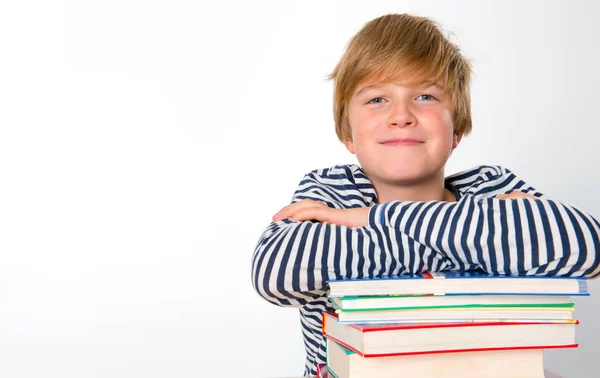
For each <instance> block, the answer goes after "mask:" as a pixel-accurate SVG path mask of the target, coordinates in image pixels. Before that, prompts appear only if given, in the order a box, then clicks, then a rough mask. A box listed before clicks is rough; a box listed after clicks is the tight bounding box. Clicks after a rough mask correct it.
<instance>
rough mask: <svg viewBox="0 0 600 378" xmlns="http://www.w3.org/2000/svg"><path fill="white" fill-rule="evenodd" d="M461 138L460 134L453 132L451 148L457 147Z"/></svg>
mask: <svg viewBox="0 0 600 378" xmlns="http://www.w3.org/2000/svg"><path fill="white" fill-rule="evenodd" d="M461 139H462V134H454V140H453V141H452V149H455V148H456V147H458V144H459V143H460V141H461Z"/></svg>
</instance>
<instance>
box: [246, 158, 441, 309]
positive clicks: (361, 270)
mask: <svg viewBox="0 0 600 378" xmlns="http://www.w3.org/2000/svg"><path fill="white" fill-rule="evenodd" d="M340 174H341V175H342V176H343V177H340V176H339V175H340ZM347 178H350V180H348V179H347ZM307 198H308V199H314V200H319V201H323V202H325V203H326V204H327V205H328V206H330V207H334V208H351V207H366V206H369V205H370V204H371V203H372V200H373V198H374V191H373V190H372V187H371V186H370V184H369V183H368V181H367V179H366V177H364V176H361V175H360V174H358V173H356V172H354V173H353V174H352V175H351V174H349V173H344V172H338V171H336V170H333V171H327V172H316V171H315V172H311V173H310V174H308V175H307V176H306V177H305V178H304V179H303V180H302V182H301V183H300V185H299V187H298V189H297V191H296V194H295V195H294V197H293V200H292V202H297V201H299V200H302V199H307ZM449 264H450V262H449V261H448V260H447V259H446V258H444V257H443V255H441V254H439V253H434V252H433V251H432V250H431V249H429V248H426V247H424V246H422V245H419V243H417V242H415V241H414V240H412V239H411V238H409V237H407V236H406V235H403V234H402V233H401V232H398V231H395V230H393V229H391V228H389V227H385V226H381V225H373V226H372V227H358V228H348V227H345V226H338V225H332V224H327V223H319V222H310V221H306V222H295V221H291V220H287V219H286V220H282V221H279V222H276V223H271V224H270V225H269V226H268V227H267V229H266V230H265V232H264V233H263V235H262V236H261V238H260V240H259V242H258V244H257V246H256V248H255V251H254V255H253V259H252V283H253V285H254V288H255V289H256V291H257V292H258V293H259V294H260V295H261V296H263V297H264V298H265V299H266V300H268V301H269V302H271V303H274V304H277V305H281V306H302V305H305V304H307V303H310V302H311V301H313V300H316V299H318V298H321V297H323V295H324V294H325V285H326V283H327V281H328V280H331V279H350V278H363V277H383V276H390V275H397V274H406V273H415V272H421V271H423V270H424V269H428V270H441V269H444V268H445V267H447V266H448V265H449Z"/></svg>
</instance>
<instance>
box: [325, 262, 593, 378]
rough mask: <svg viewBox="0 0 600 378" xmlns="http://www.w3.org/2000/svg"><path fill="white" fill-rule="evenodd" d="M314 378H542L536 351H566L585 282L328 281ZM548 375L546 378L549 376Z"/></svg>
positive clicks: (470, 277)
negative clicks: (323, 341) (323, 342)
mask: <svg viewBox="0 0 600 378" xmlns="http://www.w3.org/2000/svg"><path fill="white" fill-rule="evenodd" d="M329 288H330V290H329V298H330V301H331V302H332V303H333V305H334V306H335V307H336V311H335V312H326V313H324V314H323V335H324V336H325V337H326V338H327V365H326V367H325V366H319V369H318V370H319V374H320V376H324V375H325V374H326V372H327V373H328V374H329V378H362V377H381V378H388V377H389V378H391V377H394V378H396V377H416V376H418V377H420V378H429V377H431V378H446V377H447V378H451V377H463V378H468V377H478V378H479V377H487V378H495V377H498V378H500V377H502V378H507V377H514V378H517V377H523V378H525V377H526V378H544V377H548V376H551V373H548V372H547V371H546V372H545V371H544V367H543V365H544V364H543V351H544V349H550V348H575V347H577V344H576V342H575V327H576V325H577V324H578V321H577V320H576V319H575V318H574V317H573V311H574V304H573V303H572V301H571V297H572V296H587V295H589V293H588V291H587V280H586V279H585V278H556V277H533V276H526V277H523V276H488V275H485V274H483V273H479V272H440V273H424V274H421V275H414V276H399V277H392V278H382V279H364V280H339V281H338V280H336V281H330V282H329ZM554 376H555V375H554Z"/></svg>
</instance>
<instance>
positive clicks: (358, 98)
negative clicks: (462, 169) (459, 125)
mask: <svg viewBox="0 0 600 378" xmlns="http://www.w3.org/2000/svg"><path fill="white" fill-rule="evenodd" d="M348 120H349V123H350V127H351V130H352V140H351V141H349V140H348V141H345V142H344V144H345V145H346V147H347V148H348V150H349V151H350V152H351V153H353V154H356V157H357V159H358V161H359V162H360V164H361V166H362V167H363V168H364V170H365V171H366V173H367V174H368V175H369V178H370V179H371V180H372V181H374V182H385V183H386V184H388V185H395V186H402V185H410V186H413V185H419V183H423V182H426V181H427V180H428V179H432V178H434V177H438V178H439V177H440V175H441V177H442V178H443V176H444V171H443V168H444V166H445V164H446V161H447V160H448V158H449V157H450V153H451V152H452V150H453V149H454V148H455V147H456V146H457V145H458V143H459V142H460V137H458V136H455V135H454V131H453V124H452V109H451V104H450V99H449V96H447V95H446V93H445V91H444V89H443V88H442V87H441V86H437V85H432V84H431V83H427V84H424V85H420V86H404V85H400V84H395V83H379V84H363V85H359V86H358V87H357V88H356V90H355V91H354V94H353V95H352V98H351V99H350V101H349V103H348Z"/></svg>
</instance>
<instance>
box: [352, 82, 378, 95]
mask: <svg viewBox="0 0 600 378" xmlns="http://www.w3.org/2000/svg"><path fill="white" fill-rule="evenodd" d="M379 86H380V85H379V84H372V85H367V86H364V87H362V88H361V89H360V90H359V91H358V92H356V94H355V96H358V95H360V94H361V93H362V92H364V91H366V90H368V89H372V88H377V87H379Z"/></svg>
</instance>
